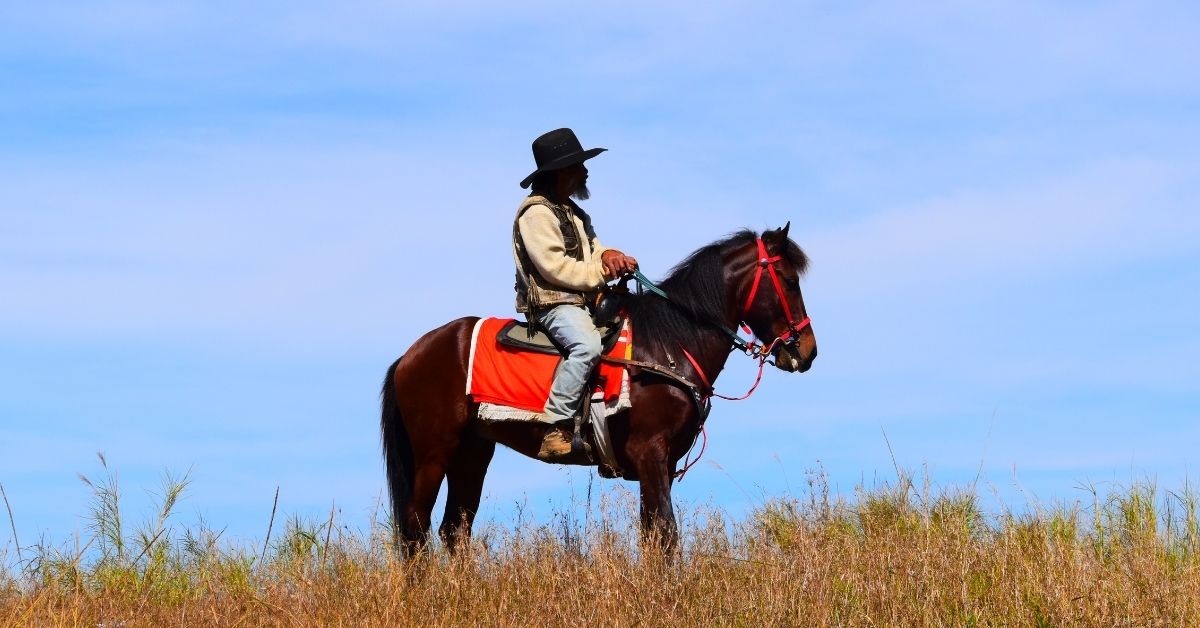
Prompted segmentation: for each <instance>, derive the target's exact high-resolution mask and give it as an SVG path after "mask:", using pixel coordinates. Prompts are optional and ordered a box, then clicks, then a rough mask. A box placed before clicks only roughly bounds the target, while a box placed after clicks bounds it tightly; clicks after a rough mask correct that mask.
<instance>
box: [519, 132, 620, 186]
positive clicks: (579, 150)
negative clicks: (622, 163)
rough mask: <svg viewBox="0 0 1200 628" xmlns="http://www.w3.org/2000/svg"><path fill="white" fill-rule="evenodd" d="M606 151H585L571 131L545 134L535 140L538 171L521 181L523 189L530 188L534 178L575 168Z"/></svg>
mask: <svg viewBox="0 0 1200 628" xmlns="http://www.w3.org/2000/svg"><path fill="white" fill-rule="evenodd" d="M606 150H608V149H607V148H589V149H588V150H583V145H582V144H580V143H579V138H577V137H575V132H574V131H572V130H571V129H554V130H553V131H550V132H549V133H543V134H542V135H540V136H538V138H537V139H536V140H533V160H534V161H535V162H536V163H537V170H534V171H533V172H531V173H529V176H528V177H525V178H524V179H522V180H521V187H523V188H527V187H529V184H530V183H532V182H533V178H534V177H536V176H537V175H539V174H541V173H543V172H547V171H550V170H558V169H559V168H566V167H567V166H574V165H575V164H578V163H582V162H584V161H587V160H589V159H591V158H592V157H595V156H596V155H599V154H600V153H603V152H604V151H606Z"/></svg>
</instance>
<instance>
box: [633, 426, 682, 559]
mask: <svg viewBox="0 0 1200 628" xmlns="http://www.w3.org/2000/svg"><path fill="white" fill-rule="evenodd" d="M633 453H634V456H633V457H634V465H635V466H636V467H637V473H638V478H640V484H641V490H642V538H643V541H646V540H651V541H652V542H658V543H661V544H662V547H663V549H665V550H667V551H668V552H672V551H674V550H675V547H676V545H677V544H678V542H679V529H678V527H677V525H676V523H675V509H674V507H673V506H672V505H671V468H670V463H669V462H668V460H667V458H668V454H669V448H668V446H667V442H666V439H665V438H655V439H652V440H650V441H648V442H646V443H644V444H643V446H641V447H636V448H634V452H633Z"/></svg>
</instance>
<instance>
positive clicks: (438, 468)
mask: <svg viewBox="0 0 1200 628" xmlns="http://www.w3.org/2000/svg"><path fill="white" fill-rule="evenodd" d="M413 475H414V477H413V491H412V498H411V499H410V500H409V502H408V507H407V508H406V509H405V513H404V522H403V525H402V526H401V531H402V537H403V543H404V550H405V554H406V555H407V556H413V555H415V554H416V553H417V552H419V551H420V550H421V548H423V547H424V546H425V543H426V542H427V541H428V540H429V529H430V527H431V521H430V518H431V516H432V515H433V504H434V502H436V501H437V496H438V491H439V490H441V488H442V478H444V477H446V461H444V460H430V459H428V458H427V459H425V460H419V459H418V461H417V464H416V467H415V469H414V474H413Z"/></svg>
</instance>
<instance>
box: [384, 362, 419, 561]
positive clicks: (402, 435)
mask: <svg viewBox="0 0 1200 628" xmlns="http://www.w3.org/2000/svg"><path fill="white" fill-rule="evenodd" d="M403 359H404V356H400V357H399V358H397V359H396V361H395V362H392V365H391V366H389V367H388V370H387V376H386V377H384V378H383V390H382V392H380V397H381V398H382V401H381V403H380V406H381V408H380V410H381V414H380V417H379V429H380V432H381V440H382V441H383V443H382V444H383V458H384V462H385V464H386V465H387V481H388V493H389V494H390V495H391V498H392V533H393V535H394V538H395V539H396V541H397V542H399V540H400V538H401V534H400V533H401V531H402V530H403V529H404V511H405V508H406V507H407V506H408V502H409V500H411V499H412V490H413V454H412V446H411V444H410V443H409V439H408V430H406V429H405V428H404V421H403V420H401V417H400V408H399V407H398V406H397V405H396V392H395V386H394V384H393V383H392V378H393V376H394V375H395V373H396V367H397V366H398V365H399V364H400V360H403Z"/></svg>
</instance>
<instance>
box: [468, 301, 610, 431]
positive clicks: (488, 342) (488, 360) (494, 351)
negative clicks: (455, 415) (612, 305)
mask: <svg viewBox="0 0 1200 628" xmlns="http://www.w3.org/2000/svg"><path fill="white" fill-rule="evenodd" d="M512 320H513V319H511V318H483V319H480V320H479V322H478V323H476V324H475V330H474V333H473V334H472V335H471V358H470V365H469V367H468V375H467V394H468V395H470V396H471V398H473V399H474V400H475V401H476V402H479V403H494V404H497V405H501V406H508V407H512V408H520V409H522V410H529V411H530V412H542V411H544V410H545V409H546V399H547V398H549V396H550V383H551V381H552V380H553V379H554V369H555V367H557V366H558V363H559V362H560V361H562V357H561V356H557V355H550V354H548V353H538V352H536V351H525V350H521V349H516V348H514V347H510V346H508V345H502V344H500V343H499V342H498V341H497V340H496V335H497V334H498V333H499V332H500V329H501V328H503V327H504V326H505V325H506V324H507V323H508V322H509V321H512ZM632 351H633V344H632V334H631V332H630V329H629V326H628V324H626V326H625V328H624V329H622V330H621V332H620V335H619V336H618V338H617V342H616V344H614V345H613V347H612V349H610V350H609V351H608V353H606V354H605V355H606V356H609V357H615V358H622V359H629V358H630V357H631V356H632ZM599 368H600V374H599V376H598V377H597V386H596V388H597V389H598V390H602V391H603V392H604V400H605V402H608V403H612V402H614V401H615V400H616V399H617V398H618V397H620V395H621V381H622V377H623V376H624V373H625V367H624V366H621V365H619V364H609V363H607V362H601V363H600V367H599Z"/></svg>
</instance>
